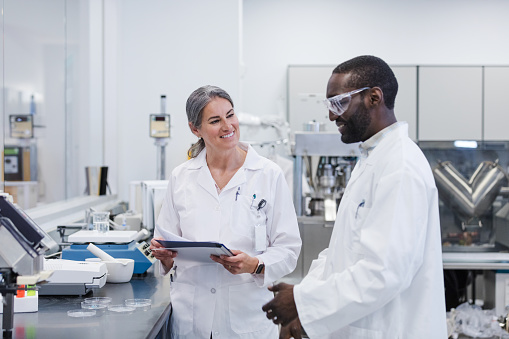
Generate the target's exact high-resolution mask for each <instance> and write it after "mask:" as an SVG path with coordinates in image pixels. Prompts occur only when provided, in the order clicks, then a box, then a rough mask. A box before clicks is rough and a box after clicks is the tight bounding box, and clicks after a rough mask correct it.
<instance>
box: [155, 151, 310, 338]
mask: <svg viewBox="0 0 509 339" xmlns="http://www.w3.org/2000/svg"><path fill="white" fill-rule="evenodd" d="M240 146H241V147H242V148H243V149H245V150H246V151H247V156H246V159H245V162H244V165H243V166H242V167H241V168H240V169H239V170H238V172H237V173H236V174H235V175H234V176H233V177H232V179H231V180H230V182H229V183H228V184H227V185H226V186H225V187H224V188H223V190H222V192H221V193H220V194H219V195H218V194H217V190H216V187H215V183H214V180H213V178H212V175H211V174H210V171H209V168H208V166H207V163H206V159H205V156H206V149H205V150H203V151H202V152H201V153H200V154H199V155H198V157H196V158H195V159H192V160H189V161H187V162H185V163H184V164H182V165H180V166H178V167H177V168H175V170H174V171H173V173H172V175H171V178H170V180H169V185H168V191H167V194H166V198H165V201H164V202H163V206H162V208H161V212H160V215H159V218H158V220H157V225H156V229H155V236H162V237H163V238H164V237H165V236H167V235H168V234H169V233H173V234H177V235H179V236H182V237H184V238H187V239H189V240H194V241H217V242H221V243H223V244H224V245H226V247H228V248H229V249H236V250H241V251H243V252H245V253H247V254H249V255H250V256H256V257H258V258H259V259H261V260H262V261H263V263H264V264H265V273H264V274H260V275H253V274H249V273H245V274H240V275H232V274H231V273H230V272H228V271H227V270H225V269H224V267H223V266H221V265H219V264H217V263H215V262H213V261H212V260H211V262H210V264H196V263H194V264H190V263H188V262H187V263H186V262H182V261H181V262H179V260H178V256H177V258H176V260H175V264H176V266H177V268H176V271H177V275H176V278H175V279H174V282H173V283H172V284H171V293H170V294H171V302H172V306H173V314H172V318H171V326H172V329H171V332H172V336H173V337H175V338H193V339H195V338H204V339H209V338H210V334H211V333H212V335H213V337H214V338H253V339H254V338H257V339H258V338H278V328H277V326H276V325H274V324H273V323H272V322H271V321H270V320H268V319H267V318H266V316H265V313H264V312H263V311H262V306H263V305H264V304H265V303H267V302H268V301H270V300H271V299H272V298H273V294H272V292H270V291H268V290H267V286H268V285H269V284H271V283H272V282H273V281H275V280H276V279H279V278H281V277H283V276H284V275H286V274H289V273H290V272H292V271H293V270H294V269H295V266H296V265H297V258H298V256H299V253H300V247H301V239H300V235H299V228H298V223H297V217H296V214H295V209H294V207H293V203H292V198H291V195H290V193H289V190H288V185H287V183H286V181H285V178H284V176H283V173H282V171H281V169H280V168H279V167H278V166H277V165H276V164H274V163H273V162H271V161H270V160H268V159H266V158H264V157H261V156H260V155H258V154H257V153H256V151H255V150H254V149H253V148H252V147H251V146H248V145H247V144H244V143H240ZM253 196H255V199H254V200H253ZM262 199H265V200H266V202H267V203H266V205H265V207H263V208H261V209H260V211H259V212H260V214H258V212H257V210H256V206H257V205H258V204H259V202H260V201H261V200H262ZM252 206H253V207H252ZM256 224H262V225H266V237H265V239H266V250H265V251H255V249H254V245H255V243H254V226H255V225H256Z"/></svg>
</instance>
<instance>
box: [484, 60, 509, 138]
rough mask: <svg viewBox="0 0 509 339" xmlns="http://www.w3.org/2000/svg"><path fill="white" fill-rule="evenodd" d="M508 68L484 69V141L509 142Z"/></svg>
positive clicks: (491, 67) (490, 67)
mask: <svg viewBox="0 0 509 339" xmlns="http://www.w3.org/2000/svg"><path fill="white" fill-rule="evenodd" d="M508 82H509V67H495V66H486V67H485V68H484V140H487V141H490V140H509V105H508V104H507V100H506V98H507V83H508Z"/></svg>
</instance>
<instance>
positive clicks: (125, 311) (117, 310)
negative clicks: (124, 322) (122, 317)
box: [108, 305, 136, 314]
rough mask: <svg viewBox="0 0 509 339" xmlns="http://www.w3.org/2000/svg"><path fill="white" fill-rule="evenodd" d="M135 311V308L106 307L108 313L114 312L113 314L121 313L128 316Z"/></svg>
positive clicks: (123, 306) (121, 306)
mask: <svg viewBox="0 0 509 339" xmlns="http://www.w3.org/2000/svg"><path fill="white" fill-rule="evenodd" d="M135 310H136V308H134V307H132V306H126V305H110V306H108V311H110V312H115V313H123V314H129V313H133V312H134V311H135Z"/></svg>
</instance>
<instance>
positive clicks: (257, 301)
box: [229, 282, 274, 334]
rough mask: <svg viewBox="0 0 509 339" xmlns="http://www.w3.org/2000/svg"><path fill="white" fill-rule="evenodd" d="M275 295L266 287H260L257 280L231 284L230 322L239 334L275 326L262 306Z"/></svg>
mask: <svg viewBox="0 0 509 339" xmlns="http://www.w3.org/2000/svg"><path fill="white" fill-rule="evenodd" d="M272 297H273V295H272V293H270V292H269V291H268V290H267V289H266V288H260V287H258V286H257V285H256V283H255V282H249V283H246V284H240V285H232V286H230V309H229V312H230V323H231V326H232V330H233V331H234V332H235V333H237V334H244V333H251V332H257V331H262V330H266V329H267V328H269V327H270V326H274V325H273V324H272V322H270V321H268V319H267V317H266V316H265V313H263V312H262V311H261V309H262V306H263V305H265V304H266V303H267V302H269V301H270V300H271V299H272Z"/></svg>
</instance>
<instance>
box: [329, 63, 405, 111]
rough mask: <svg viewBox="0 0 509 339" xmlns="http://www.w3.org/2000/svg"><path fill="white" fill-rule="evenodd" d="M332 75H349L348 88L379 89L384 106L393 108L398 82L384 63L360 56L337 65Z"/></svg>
mask: <svg viewBox="0 0 509 339" xmlns="http://www.w3.org/2000/svg"><path fill="white" fill-rule="evenodd" d="M332 73H337V74H346V73H350V74H351V76H350V79H349V80H348V83H347V84H346V87H348V88H354V89H357V88H363V87H380V88H381V89H382V92H383V94H384V101H385V106H387V108H388V109H393V108H394V101H395V100H396V94H397V93H398V81H397V80H396V77H395V76H394V73H393V72H392V69H391V68H390V67H389V65H387V63H386V62H385V61H383V60H382V59H380V58H377V57H375V56H372V55H362V56H358V57H355V58H353V59H350V60H348V61H345V62H343V63H342V64H340V65H338V66H337V67H336V68H335V69H334V71H332Z"/></svg>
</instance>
